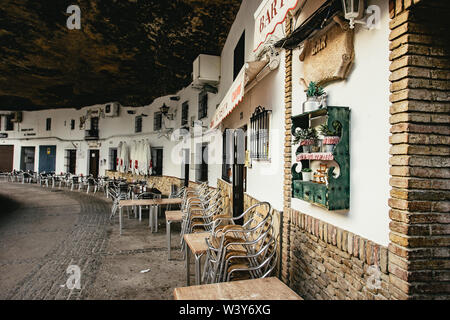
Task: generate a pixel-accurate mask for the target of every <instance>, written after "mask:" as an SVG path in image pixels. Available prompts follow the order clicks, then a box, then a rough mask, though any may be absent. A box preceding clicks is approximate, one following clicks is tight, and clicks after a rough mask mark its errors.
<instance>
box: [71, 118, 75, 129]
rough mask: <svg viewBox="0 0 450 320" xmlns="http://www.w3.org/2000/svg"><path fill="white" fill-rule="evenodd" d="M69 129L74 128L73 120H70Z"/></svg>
mask: <svg viewBox="0 0 450 320" xmlns="http://www.w3.org/2000/svg"><path fill="white" fill-rule="evenodd" d="M70 130H75V120H74V119H72V120H70Z"/></svg>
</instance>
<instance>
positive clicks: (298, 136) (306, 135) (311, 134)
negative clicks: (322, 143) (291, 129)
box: [294, 128, 317, 153]
mask: <svg viewBox="0 0 450 320" xmlns="http://www.w3.org/2000/svg"><path fill="white" fill-rule="evenodd" d="M294 136H295V139H294V144H297V143H299V142H300V145H301V146H302V147H303V152H307V153H309V152H311V146H312V145H314V144H315V143H316V141H317V130H316V129H315V128H306V129H302V128H297V130H296V131H295V134H294Z"/></svg>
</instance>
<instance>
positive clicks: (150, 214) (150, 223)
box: [148, 206, 153, 232]
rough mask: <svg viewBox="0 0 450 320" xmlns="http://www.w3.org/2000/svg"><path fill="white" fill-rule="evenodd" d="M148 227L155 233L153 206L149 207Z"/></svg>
mask: <svg viewBox="0 0 450 320" xmlns="http://www.w3.org/2000/svg"><path fill="white" fill-rule="evenodd" d="M148 227H149V228H150V231H151V232H153V206H148Z"/></svg>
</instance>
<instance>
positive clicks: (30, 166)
mask: <svg viewBox="0 0 450 320" xmlns="http://www.w3.org/2000/svg"><path fill="white" fill-rule="evenodd" d="M35 149H36V148H35V147H22V151H21V153H20V170H22V171H34V153H35Z"/></svg>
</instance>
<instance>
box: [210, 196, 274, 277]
mask: <svg viewBox="0 0 450 320" xmlns="http://www.w3.org/2000/svg"><path fill="white" fill-rule="evenodd" d="M242 218H244V221H246V222H245V223H244V224H243V225H236V224H234V222H235V221H237V220H239V219H242ZM206 242H207V244H208V250H207V253H206V260H205V265H204V269H203V281H204V282H205V283H217V282H225V281H234V280H242V279H256V278H264V277H267V276H269V275H270V274H271V272H272V271H273V269H274V268H275V266H276V260H277V252H276V248H277V241H276V238H275V236H274V232H273V219H272V208H271V206H270V204H269V203H268V202H260V203H257V204H255V205H253V206H251V207H250V208H248V209H247V210H246V211H245V212H244V213H243V214H242V215H240V216H239V217H224V216H219V217H217V218H216V219H214V226H213V229H212V231H211V235H210V236H209V238H207V239H206Z"/></svg>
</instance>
